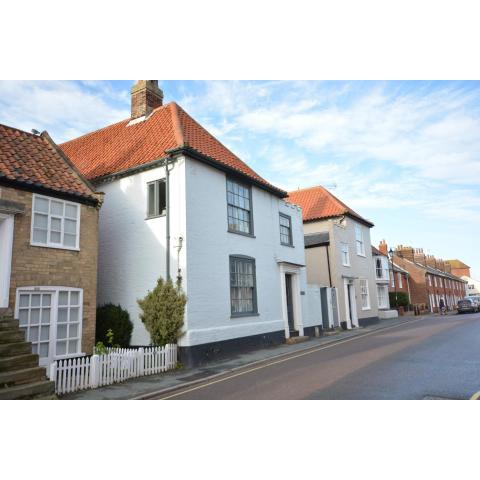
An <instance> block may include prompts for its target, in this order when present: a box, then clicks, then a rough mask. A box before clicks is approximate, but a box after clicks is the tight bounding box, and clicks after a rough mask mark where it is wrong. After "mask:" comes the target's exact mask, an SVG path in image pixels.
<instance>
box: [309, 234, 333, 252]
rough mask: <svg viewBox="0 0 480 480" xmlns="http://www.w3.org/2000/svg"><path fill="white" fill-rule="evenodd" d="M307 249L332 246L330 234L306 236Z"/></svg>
mask: <svg viewBox="0 0 480 480" xmlns="http://www.w3.org/2000/svg"><path fill="white" fill-rule="evenodd" d="M303 238H304V241H305V248H312V247H321V246H324V245H330V234H329V233H328V232H320V233H308V234H307V235H304V237H303Z"/></svg>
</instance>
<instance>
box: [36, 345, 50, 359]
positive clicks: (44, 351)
mask: <svg viewBox="0 0 480 480" xmlns="http://www.w3.org/2000/svg"><path fill="white" fill-rule="evenodd" d="M38 355H39V357H43V358H44V357H48V343H41V344H40V350H39V351H38Z"/></svg>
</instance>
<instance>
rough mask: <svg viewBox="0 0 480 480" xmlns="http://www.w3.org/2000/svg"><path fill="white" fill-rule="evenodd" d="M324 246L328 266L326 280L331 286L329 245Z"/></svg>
mask: <svg viewBox="0 0 480 480" xmlns="http://www.w3.org/2000/svg"><path fill="white" fill-rule="evenodd" d="M325 248H326V250H327V266H328V281H329V284H330V288H332V274H331V273H330V255H329V253H328V251H329V249H330V248H329V245H325Z"/></svg>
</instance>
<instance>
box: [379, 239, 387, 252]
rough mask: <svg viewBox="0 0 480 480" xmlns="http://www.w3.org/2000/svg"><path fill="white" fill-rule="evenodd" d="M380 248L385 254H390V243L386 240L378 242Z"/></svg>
mask: <svg viewBox="0 0 480 480" xmlns="http://www.w3.org/2000/svg"><path fill="white" fill-rule="evenodd" d="M378 249H379V250H380V251H381V252H382V253H383V254H384V255H388V245H387V242H386V241H385V240H382V241H381V242H380V243H379V244H378Z"/></svg>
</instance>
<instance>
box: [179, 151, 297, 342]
mask: <svg viewBox="0 0 480 480" xmlns="http://www.w3.org/2000/svg"><path fill="white" fill-rule="evenodd" d="M185 176H186V199H187V200H186V215H187V232H186V239H187V242H186V243H187V249H186V251H187V269H188V291H187V294H188V305H187V310H188V330H187V334H186V335H184V336H183V337H182V339H181V340H180V345H184V346H187V345H195V344H202V343H209V342H215V341H220V340H226V339H230V338H238V337H244V336H250V335H257V334H262V333H267V332H273V331H279V330H284V329H285V322H284V317H283V309H282V288H281V276H280V267H279V264H278V262H280V261H283V262H291V263H295V264H299V265H304V264H305V254H304V242H303V227H302V220H301V212H300V210H299V209H298V207H295V206H292V205H290V204H287V203H286V202H284V201H283V200H281V199H279V198H278V197H276V196H274V195H272V194H270V193H268V192H266V191H264V190H262V189H260V188H257V187H254V186H253V187H252V205H253V224H254V235H255V238H251V237H247V236H243V235H238V234H235V233H230V232H228V231H227V230H228V224H227V202H226V174H225V173H223V172H221V171H219V170H217V169H215V168H213V167H210V166H208V165H204V164H202V163H200V162H198V161H195V160H190V159H187V161H186V175H185ZM280 211H281V212H284V213H286V214H288V215H290V216H291V218H292V232H293V244H294V247H293V248H292V247H286V246H282V245H281V244H280V226H279V212H280ZM230 255H246V256H249V257H253V258H255V263H256V280H257V304H258V315H255V316H250V317H240V318H239V317H236V318H232V317H231V312H230V280H229V256H230ZM299 272H300V273H299V277H300V278H299V284H300V290H302V291H304V290H305V288H306V276H305V272H304V269H303V268H300V267H299ZM302 298H303V296H302ZM299 303H300V304H303V300H302V299H301V300H300V302H299ZM303 320H304V319H303Z"/></svg>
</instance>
